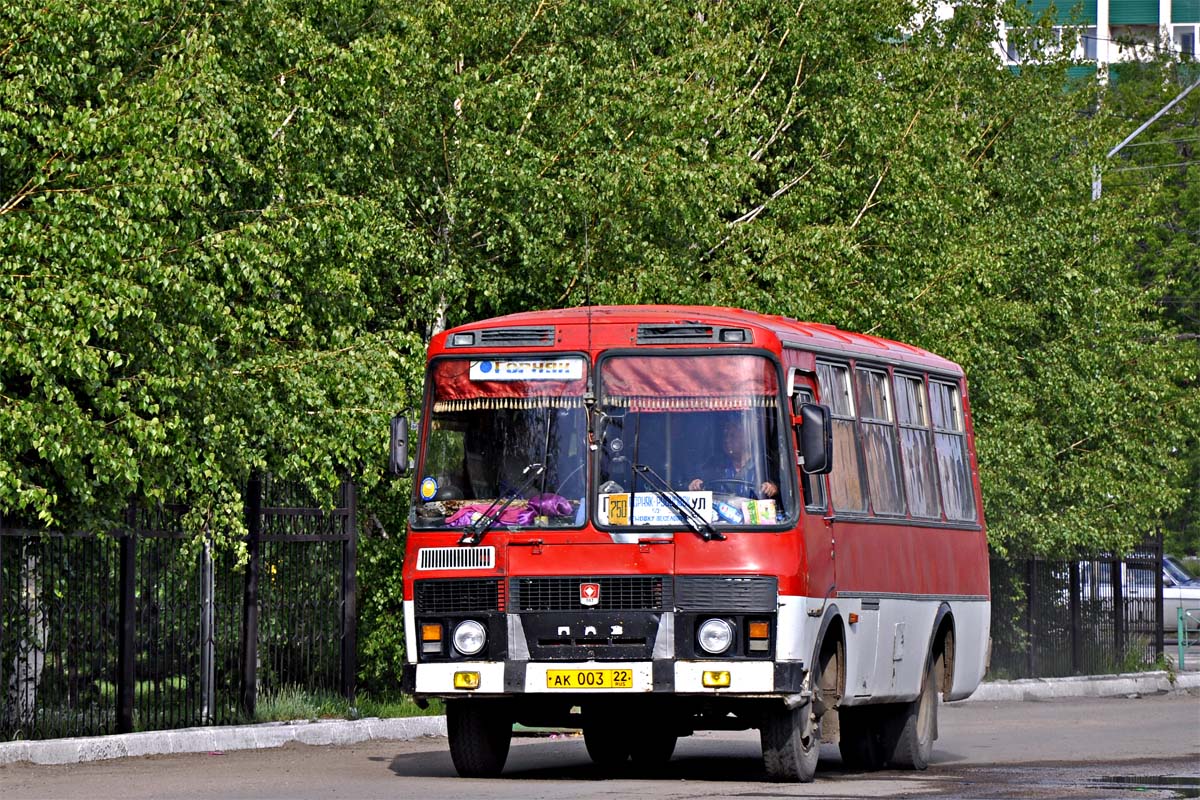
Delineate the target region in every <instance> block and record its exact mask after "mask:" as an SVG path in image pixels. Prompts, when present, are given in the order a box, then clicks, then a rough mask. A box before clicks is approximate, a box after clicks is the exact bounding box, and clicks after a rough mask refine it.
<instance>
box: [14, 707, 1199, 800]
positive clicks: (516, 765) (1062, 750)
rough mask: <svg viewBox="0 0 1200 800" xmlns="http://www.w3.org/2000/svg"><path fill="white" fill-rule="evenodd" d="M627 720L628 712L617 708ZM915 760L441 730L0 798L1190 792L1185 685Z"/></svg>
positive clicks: (1013, 715)
mask: <svg viewBox="0 0 1200 800" xmlns="http://www.w3.org/2000/svg"><path fill="white" fill-rule="evenodd" d="M631 724H636V721H634V720H631ZM940 728H941V739H939V741H938V743H937V747H936V748H935V750H934V764H933V766H932V767H931V768H930V769H929V770H928V771H927V772H923V773H912V772H896V771H889V772H881V773H875V774H870V775H863V774H852V773H848V772H844V771H842V769H841V763H840V759H839V757H838V754H837V747H836V746H832V747H830V746H826V747H825V748H824V749H823V750H822V754H821V756H822V759H821V764H820V768H819V771H818V773H817V781H816V783H814V784H810V785H807V786H795V785H781V784H771V783H766V782H765V781H764V780H763V776H762V769H761V766H760V762H759V747H758V739H757V735H756V734H755V733H754V732H749V733H736V734H730V733H705V734H700V735H697V736H694V737H691V738H689V739H684V740H681V741H680V745H679V748H678V749H677V750H676V754H675V757H674V759H672V761H671V762H670V764H668V765H667V766H666V767H665V768H663V769H661V770H659V771H657V772H655V773H652V774H636V773H626V774H621V775H614V774H612V773H605V772H603V771H601V770H599V769H598V768H597V767H595V766H594V765H593V764H591V762H590V761H589V760H588V757H587V753H586V751H585V750H584V746H583V740H582V738H580V737H578V736H561V737H557V738H519V739H517V740H516V741H515V742H514V746H513V749H512V754H511V755H510V756H509V760H508V766H507V767H506V769H505V772H504V775H503V777H501V778H500V779H498V780H492V781H477V780H463V779H460V778H457V777H456V776H455V775H454V769H453V767H452V766H451V763H450V756H449V753H448V751H447V749H446V742H445V740H444V739H419V740H414V741H409V742H370V743H367V744H363V745H356V746H350V747H307V746H304V745H289V746H287V747H283V748H279V749H274V750H257V751H241V752H231V753H227V754H221V753H209V754H188V755H177V756H154V757H149V758H129V759H121V760H115V761H101V762H93V763H89V764H79V765H73V766H65V767H52V766H35V765H31V764H24V763H23V764H13V765H7V766H0V797H2V798H3V799H4V800H18V799H19V798H63V799H64V800H98V798H110V797H111V798H120V799H121V800H139V798H162V797H169V798H172V799H173V800H175V799H177V798H225V797H245V798H289V800H303V799H304V798H389V800H394V799H398V798H422V800H433V799H435V798H464V797H468V798H469V797H484V798H514V800H515V799H516V798H520V799H521V800H526V798H530V799H532V798H564V799H565V800H577V799H578V798H593V797H594V798H628V797H640V798H645V799H646V800H675V798H679V800H683V799H684V798H689V799H690V798H718V797H748V798H774V797H826V798H839V797H906V798H911V797H964V798H1031V797H1054V798H1125V797H1131V798H1178V797H1200V697H1196V696H1189V695H1179V694H1176V695H1169V696H1156V697H1146V698H1137V699H1132V698H1117V699H1112V698H1110V699H1080V700H1060V701H1053V702H1023V703H1016V702H1013V703H997V704H987V703H968V704H955V705H950V706H943V707H942V708H941V716H940Z"/></svg>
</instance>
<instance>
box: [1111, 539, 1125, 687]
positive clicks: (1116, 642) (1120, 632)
mask: <svg viewBox="0 0 1200 800" xmlns="http://www.w3.org/2000/svg"><path fill="white" fill-rule="evenodd" d="M1111 563H1112V598H1113V647H1114V652H1115V656H1116V659H1117V663H1118V664H1123V663H1124V661H1125V587H1124V581H1123V580H1122V579H1121V578H1122V575H1121V567H1122V566H1124V564H1125V562H1124V560H1123V559H1120V558H1114V559H1113V560H1112V562H1111Z"/></svg>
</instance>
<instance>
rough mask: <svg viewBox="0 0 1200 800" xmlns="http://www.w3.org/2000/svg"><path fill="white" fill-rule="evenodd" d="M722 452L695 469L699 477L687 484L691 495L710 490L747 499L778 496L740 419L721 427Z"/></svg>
mask: <svg viewBox="0 0 1200 800" xmlns="http://www.w3.org/2000/svg"><path fill="white" fill-rule="evenodd" d="M721 443H722V450H721V455H720V457H719V458H717V459H715V460H714V462H713V463H710V464H709V465H708V466H707V467H706V468H702V469H700V470H698V471H699V472H700V473H701V476H698V477H695V478H693V479H692V480H691V482H690V483H688V489H690V490H691V491H693V492H697V491H700V490H701V489H704V488H705V482H706V481H707V482H708V483H709V484H712V486H711V487H710V488H715V489H717V490H718V491H722V492H726V493H728V494H736V495H739V496H741V497H747V498H751V499H768V498H773V497H777V496H778V495H779V487H778V486H777V485H776V484H775V483H773V482H772V481H770V480H768V479H767V471H766V468H765V466H764V465H763V464H762V463H761V462H760V460H759V459H757V458H755V457H754V453H753V452H752V450H751V448H750V443H749V440H748V439H747V436H746V429H745V426H744V425H742V424H741V420H739V419H736V418H735V419H732V420H728V421H726V422H725V424H724V425H723V426H722V435H721Z"/></svg>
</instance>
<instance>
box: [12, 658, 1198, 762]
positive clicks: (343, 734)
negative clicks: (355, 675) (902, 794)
mask: <svg viewBox="0 0 1200 800" xmlns="http://www.w3.org/2000/svg"><path fill="white" fill-rule="evenodd" d="M1166 692H1189V693H1198V692H1200V673H1184V674H1181V675H1177V676H1176V680H1175V683H1171V681H1170V679H1169V677H1168V675H1167V673H1166V672H1139V673H1134V674H1128V675H1096V676H1086V677H1079V678H1035V679H1030V680H1019V681H992V682H990V683H985V684H982V685H980V687H979V688H978V689H976V690H975V693H974V694H972V695H971V696H970V697H969V698H967V699H966V700H962V701H959V702H963V703H997V702H1005V701H1014V700H1015V701H1023V700H1051V699H1056V698H1070V697H1122V696H1128V695H1146V694H1163V693H1166ZM445 735H446V718H445V717H404V718H397V719H378V718H376V717H370V718H367V719H359V720H323V721H320V722H306V721H303V720H300V721H296V722H267V723H263V724H260V725H231V726H227V727H211V728H184V729H182V730H177V731H146V732H143V733H126V734H117V735H113V736H91V737H82V738H76V739H47V740H42V741H26V742H0V765H3V764H13V763H16V762H19V761H28V762H32V763H34V764H78V763H81V762H85V761H101V760H104V759H110V758H126V757H129V756H155V755H170V754H173V753H208V752H212V751H226V750H257V749H262V748H267V747H281V746H283V745H285V744H287V743H288V742H300V743H301V744H311V745H329V744H342V745H345V744H356V743H358V742H366V741H370V740H374V739H385V740H393V741H404V740H409V739H418V738H420V737H423V736H445Z"/></svg>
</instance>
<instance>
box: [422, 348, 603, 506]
mask: <svg viewBox="0 0 1200 800" xmlns="http://www.w3.org/2000/svg"><path fill="white" fill-rule="evenodd" d="M586 369H587V365H586V363H585V362H584V359H583V358H580V357H575V356H571V357H548V358H526V359H515V358H508V359H501V358H497V359H491V360H486V359H485V360H467V359H446V360H441V361H437V362H435V363H434V364H433V366H432V367H431V370H430V372H431V374H430V383H431V389H432V393H433V398H432V408H431V410H432V415H431V418H430V420H429V429H428V431H427V434H426V436H425V437H424V451H423V453H422V454H421V460H420V462H418V463H419V464H420V470H421V471H420V473H419V475H418V480H417V487H416V488H417V502H416V503H415V504H414V506H415V511H414V521H413V524H414V525H415V526H416V527H425V528H429V527H439V528H440V527H451V528H465V527H467V526H469V525H471V524H473V523H475V522H477V521H479V520H480V518H481V517H484V516H491V515H496V514H497V513H499V512H500V511H501V509H502V513H499V517H498V519H497V523H498V524H499V525H500V526H504V527H509V528H515V527H576V526H579V525H582V524H583V520H584V519H585V518H586V513H587V512H586V506H585V503H584V494H585V488H584V487H585V483H586V479H587V470H586V469H585V467H586V464H587V444H586V441H585V439H586V432H587V423H586V417H585V413H584V408H583V394H584V389H585V387H586Z"/></svg>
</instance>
